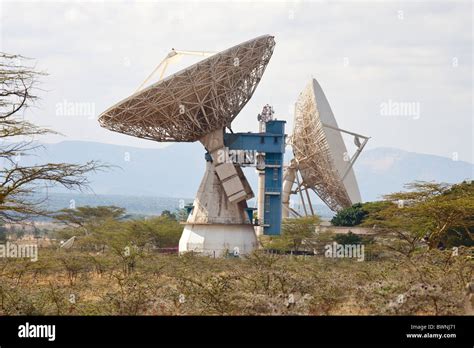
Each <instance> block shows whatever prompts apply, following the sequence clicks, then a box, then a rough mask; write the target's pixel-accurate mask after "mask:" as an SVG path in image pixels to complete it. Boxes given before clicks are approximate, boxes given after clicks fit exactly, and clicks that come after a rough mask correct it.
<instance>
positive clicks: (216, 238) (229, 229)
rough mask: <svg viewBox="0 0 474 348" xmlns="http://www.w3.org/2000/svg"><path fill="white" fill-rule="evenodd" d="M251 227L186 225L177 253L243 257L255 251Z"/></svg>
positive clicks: (255, 242)
mask: <svg viewBox="0 0 474 348" xmlns="http://www.w3.org/2000/svg"><path fill="white" fill-rule="evenodd" d="M257 246H258V243H257V237H256V235H255V231H254V228H253V226H252V225H222V224H221V225H217V224H216V225H211V224H203V225H193V224H186V225H185V226H184V230H183V234H182V235H181V238H180V240H179V252H180V253H183V252H189V251H193V252H197V253H201V254H204V255H209V256H215V257H221V256H224V255H225V253H226V252H229V253H233V254H234V255H245V254H248V253H251V252H252V251H254V250H255V249H257Z"/></svg>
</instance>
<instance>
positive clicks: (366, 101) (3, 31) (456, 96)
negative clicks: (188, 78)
mask: <svg viewBox="0 0 474 348" xmlns="http://www.w3.org/2000/svg"><path fill="white" fill-rule="evenodd" d="M262 34H271V35H273V36H275V41H276V47H275V50H274V53H273V56H272V59H271V60H270V63H269V64H268V67H267V70H266V72H265V74H264V76H263V79H262V81H261V82H260V84H259V86H258V87H257V90H256V92H255V94H254V96H253V98H252V99H251V100H250V102H249V103H248V104H247V105H246V107H245V108H244V109H243V110H242V112H241V113H240V115H239V116H238V117H237V118H236V120H235V121H234V122H233V124H232V128H233V130H234V131H245V132H246V131H257V129H258V124H257V120H256V116H257V114H258V113H259V112H260V110H261V108H262V106H263V105H264V104H267V103H269V104H272V105H273V107H274V109H275V111H276V117H277V118H278V119H283V120H286V121H287V130H288V133H291V130H292V118H293V105H294V102H295V101H296V99H297V97H298V95H299V93H300V92H301V91H302V90H303V88H304V87H305V86H306V84H307V83H308V82H309V81H310V79H311V78H316V79H317V80H318V82H319V83H320V85H321V87H322V88H323V90H324V92H325V94H326V97H327V99H328V100H329V102H330V104H331V107H332V109H333V112H334V115H335V117H336V119H337V121H338V124H339V127H340V128H343V129H347V130H351V131H354V132H356V133H360V134H363V135H367V136H370V137H371V139H370V141H369V143H368V145H367V148H375V147H394V148H399V149H403V150H407V151H413V152H419V153H428V154H435V155H440V156H443V157H449V158H452V159H453V160H463V161H469V162H474V158H473V157H474V154H473V149H474V142H473V139H474V138H473V130H474V129H473V106H472V98H473V90H472V81H473V69H472V61H473V5H472V2H471V1H449V2H448V1H408V2H398V1H367V2H363V1H331V2H326V1H317V2H309V1H282V2H272V1H252V2H203V1H181V2H177V1H170V2H163V1H154V2H151V1H122V2H117V1H114V2H107V1H101V2H94V1H88V2H84V1H76V2H69V1H67V2H57V1H56V2H53V1H43V2H38V1H34V2H33V1H5V0H0V51H3V52H7V53H18V54H22V55H23V56H26V57H29V58H32V59H33V60H32V62H33V63H34V64H35V66H36V68H37V69H38V70H41V71H44V72H46V73H47V74H48V75H47V76H44V77H42V78H41V85H40V88H41V91H40V92H39V95H40V97H41V100H40V101H38V103H37V104H36V105H35V107H34V108H31V109H29V110H28V111H27V112H26V113H25V117H26V118H28V119H29V120H31V121H33V122H35V123H37V124H40V125H43V126H47V127H50V128H52V129H54V130H56V131H59V132H60V133H62V134H63V136H56V135H49V136H46V137H43V138H42V139H41V140H42V141H45V142H59V141H64V140H85V141H97V142H104V143H110V144H120V145H127V146H139V147H159V146H163V144H160V143H156V142H153V141H149V140H141V139H136V138H133V137H130V136H126V135H121V134H118V133H114V132H111V131H108V130H106V129H103V128H101V127H100V126H99V124H98V122H97V118H98V116H99V115H100V113H101V112H103V111H104V110H106V109H107V108H108V107H110V106H111V105H113V104H115V103H116V102H118V101H120V100H121V99H123V98H125V97H127V96H129V95H130V94H132V93H133V92H135V90H136V89H137V87H138V86H139V85H140V84H141V83H142V82H143V81H144V79H145V78H146V77H147V76H148V74H149V73H150V72H151V71H152V70H153V69H154V67H155V66H156V65H157V64H158V63H159V62H160V61H161V60H162V59H163V58H164V56H165V55H166V54H167V53H168V52H169V51H170V49H171V48H176V49H180V50H197V51H214V52H217V51H221V50H224V49H226V48H229V47H231V46H234V45H236V44H238V43H241V42H243V41H246V40H249V39H252V38H254V37H257V36H260V35H262ZM199 59H200V58H197V57H183V58H182V59H181V61H179V62H178V63H177V64H176V65H173V66H171V67H170V68H169V69H168V70H167V74H171V73H173V72H176V71H178V70H180V69H182V68H184V67H185V66H187V65H190V64H193V63H195V62H197V61H198V60H199ZM165 145H167V144H165Z"/></svg>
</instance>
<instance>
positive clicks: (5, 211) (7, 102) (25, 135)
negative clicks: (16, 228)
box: [0, 52, 106, 221]
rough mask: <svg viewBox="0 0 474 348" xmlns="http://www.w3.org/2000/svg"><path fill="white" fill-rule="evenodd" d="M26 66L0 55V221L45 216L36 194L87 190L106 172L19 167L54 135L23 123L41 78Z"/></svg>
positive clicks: (89, 166)
mask: <svg viewBox="0 0 474 348" xmlns="http://www.w3.org/2000/svg"><path fill="white" fill-rule="evenodd" d="M28 62H29V60H28V59H26V58H24V57H22V56H20V55H10V54H6V53H1V52H0V162H1V167H0V221H19V220H22V219H24V218H25V217H28V216H31V215H44V214H47V212H46V211H45V210H44V209H43V208H42V205H41V203H42V202H43V201H44V199H43V200H38V198H34V197H33V194H34V193H36V192H38V191H39V190H40V189H44V188H48V187H51V186H54V185H60V186H63V187H65V188H67V189H77V190H83V189H85V188H87V187H88V184H89V182H88V179H87V174H88V173H90V172H95V171H97V170H101V169H104V168H105V167H106V166H105V165H103V164H100V163H99V162H97V161H89V162H87V163H85V164H68V163H46V164H38V165H31V166H23V165H21V163H22V161H21V158H22V157H24V156H28V155H32V154H33V152H34V150H36V149H38V148H39V147H41V146H40V145H38V144H37V143H36V140H37V137H38V136H41V135H45V134H51V133H55V132H54V131H52V130H49V129H47V128H42V127H38V126H36V125H35V124H32V123H31V122H29V121H27V120H25V119H24V113H25V111H26V110H27V109H28V108H29V107H31V106H33V105H34V104H35V101H36V100H37V99H38V96H37V94H36V92H37V91H38V89H37V83H38V79H39V77H40V76H42V75H44V74H43V73H41V72H39V71H37V70H36V69H35V68H34V66H31V65H28ZM36 197H37V196H36Z"/></svg>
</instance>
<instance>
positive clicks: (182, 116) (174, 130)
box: [99, 35, 275, 142]
mask: <svg viewBox="0 0 474 348" xmlns="http://www.w3.org/2000/svg"><path fill="white" fill-rule="evenodd" d="M274 46H275V41H274V39H273V37H272V36H269V35H264V36H260V37H257V38H255V39H253V40H249V41H246V42H244V43H241V44H240V45H237V46H234V47H231V48H229V49H227V50H225V51H222V52H220V53H217V54H215V55H213V56H211V57H208V58H206V59H204V60H202V61H200V62H198V63H196V64H194V65H191V66H190V67H188V68H186V69H184V70H181V71H179V72H178V73H176V74H173V75H171V76H169V77H167V78H165V79H163V80H161V81H159V82H157V83H155V84H152V85H151V86H149V87H147V88H145V89H144V90H141V91H139V92H137V93H135V94H133V95H131V96H130V97H128V98H126V99H124V100H122V101H121V102H119V103H117V104H116V105H114V106H112V107H111V108H109V109H108V110H106V111H105V112H104V113H102V115H101V116H100V118H99V122H100V124H101V126H103V127H105V128H108V129H110V130H112V131H115V132H119V133H124V134H128V135H132V136H135V137H138V138H144V139H151V140H155V141H160V142H166V141H177V142H191V141H196V140H199V139H201V138H202V137H204V136H206V135H208V134H209V133H211V132H212V131H215V130H217V129H222V128H224V127H226V126H229V125H230V123H231V122H232V120H233V119H234V118H235V117H236V116H237V114H238V113H239V112H240V110H241V109H242V108H243V107H244V106H245V104H246V103H247V102H248V101H249V99H250V98H251V97H252V95H253V92H254V91H255V88H256V87H257V85H258V83H259V82H260V79H261V78H262V75H263V73H264V71H265V67H266V66H267V64H268V62H269V61H270V58H271V56H272V53H273V48H274Z"/></svg>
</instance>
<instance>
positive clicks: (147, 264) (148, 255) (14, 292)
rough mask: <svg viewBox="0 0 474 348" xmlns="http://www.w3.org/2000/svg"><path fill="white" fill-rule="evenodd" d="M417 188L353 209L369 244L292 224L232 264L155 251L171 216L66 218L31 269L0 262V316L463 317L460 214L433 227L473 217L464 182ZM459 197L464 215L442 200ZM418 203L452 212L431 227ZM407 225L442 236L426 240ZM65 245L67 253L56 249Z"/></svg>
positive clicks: (167, 239) (464, 258)
mask: <svg viewBox="0 0 474 348" xmlns="http://www.w3.org/2000/svg"><path fill="white" fill-rule="evenodd" d="M417 187H418V188H417V190H418V196H420V195H421V196H424V197H427V198H426V199H425V200H421V201H415V200H414V199H413V200H412V202H411V203H410V202H405V203H404V206H403V207H401V206H400V205H399V203H398V201H397V202H394V203H391V202H390V201H391V200H392V199H393V197H392V196H390V197H387V200H386V201H384V202H378V203H368V204H364V205H362V206H360V207H359V206H357V207H356V209H366V210H364V212H365V213H364V218H363V219H361V220H360V222H359V225H362V226H364V225H366V226H372V227H371V228H372V229H373V230H374V233H373V234H370V235H364V236H358V235H355V234H345V235H338V234H335V233H334V232H331V231H326V232H322V233H315V229H314V227H315V225H316V224H318V223H319V220H318V219H317V218H313V217H307V218H300V219H291V220H286V221H285V222H284V224H283V229H284V230H283V235H282V236H281V237H273V238H268V237H267V238H264V239H263V240H262V244H263V249H262V250H259V251H256V252H254V253H253V254H251V255H247V256H242V257H235V256H234V255H232V254H231V253H229V254H228V255H226V257H222V258H210V257H204V256H200V255H198V254H193V253H189V254H185V255H181V256H178V255H177V254H176V253H172V254H166V253H164V252H167V251H169V249H167V248H170V247H175V246H176V245H177V242H178V240H179V236H180V234H181V231H182V225H180V224H179V222H178V221H177V219H176V215H174V214H172V213H170V212H165V213H164V214H163V215H162V216H160V217H156V218H153V219H147V220H127V219H126V218H125V217H126V214H125V211H123V209H120V208H117V207H97V208H91V207H80V208H77V209H66V210H63V211H61V212H58V213H57V214H55V217H56V219H57V220H58V221H59V222H60V223H62V224H64V225H65V226H66V227H64V228H62V229H57V230H55V231H54V232H52V233H53V235H52V236H53V237H56V239H57V244H56V245H52V246H51V247H48V248H42V249H40V252H39V258H38V261H37V262H31V261H30V260H27V259H8V258H5V259H0V314H2V315H19V314H31V315H33V314H40V315H41V314H46V315H49V314H59V315H100V314H111V315H282V314H301V315H340V314H360V315H373V314H382V315H399V314H409V315H411V314H414V315H417V314H418V315H422V314H428V315H442V314H444V315H450V314H454V315H463V314H468V313H469V311H470V310H472V308H471V307H470V306H471V305H472V304H471V300H470V298H469V294H468V293H467V292H466V285H467V284H468V283H470V282H472V279H473V267H472V266H473V259H472V251H473V247H472V227H473V226H472V218H473V216H472V215H465V214H464V215H462V214H460V213H459V214H458V217H457V220H455V221H456V222H454V221H453V222H452V223H451V224H449V225H448V222H444V223H441V221H439V220H436V219H437V218H440V217H441V216H446V219H448V220H449V221H451V217H452V215H453V214H455V213H456V212H458V210H461V211H462V212H467V213H469V214H471V213H472V200H473V195H472V184H469V183H462V184H460V185H456V186H453V187H449V188H448V187H446V190H444V191H443V192H439V193H437V194H433V195H428V196H427V195H426V192H425V191H426V186H423V185H422V186H420V184H419V185H418V186H417ZM430 187H431V185H430ZM411 192H413V191H411ZM406 194H407V193H406ZM415 196H416V195H415ZM418 196H417V197H418ZM457 196H461V197H463V198H461V199H463V202H464V203H463V204H464V205H463V206H462V207H460V206H457V205H450V203H449V202H446V200H457V199H459V197H458V198H456V197H457ZM412 197H413V194H412ZM441 199H443V200H445V201H444V203H442V202H439V200H441ZM426 200H428V201H426ZM431 200H436V203H432V202H429V201H431ZM419 204H426V205H428V206H431V204H433V205H436V206H437V207H438V209H439V206H440V205H441V206H443V207H445V209H448V208H446V207H450V209H451V208H452V209H453V210H454V211H453V212H451V213H450V214H448V213H446V211H445V212H444V213H446V214H442V213H441V212H440V211H439V210H438V212H437V213H436V215H435V217H433V219H434V220H433V221H430V220H428V218H429V215H428V213H426V212H425V213H424V214H420V215H418V212H419V209H420V207H417V205H419ZM351 209H352V208H351ZM395 209H396V210H395ZM469 209H471V210H469ZM344 214H345V213H344V212H341V213H340V215H341V216H343V215H344ZM401 216H403V219H400V217H401ZM435 218H436V219H435ZM416 219H421V221H422V222H423V223H425V224H426V226H430V227H432V228H436V227H439V228H440V229H442V228H444V230H443V231H440V230H436V229H432V230H430V231H432V232H431V233H427V229H426V228H419V227H418V226H419V225H418V224H417V220H416ZM373 221H377V224H378V225H379V226H381V227H376V228H373ZM396 222H398V223H399V225H396ZM387 225H388V226H390V227H386V226H387ZM445 225H446V226H447V227H444V226H445ZM71 236H76V237H77V240H76V242H75V243H74V245H73V247H72V248H70V249H66V250H64V249H61V248H59V241H60V240H66V239H68V238H70V237H71ZM430 238H436V241H432V240H430ZM333 241H336V242H337V243H339V244H354V243H356V244H359V243H361V244H363V245H364V246H365V253H366V254H367V255H369V256H370V257H367V258H366V259H365V260H364V261H357V260H356V259H353V258H328V257H326V256H325V255H324V251H321V246H324V245H327V244H328V243H332V242H333ZM440 243H442V244H440ZM302 251H306V255H305V254H301V252H302ZM314 252H316V254H315V255H312V254H313V253H314ZM471 297H472V295H471Z"/></svg>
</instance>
